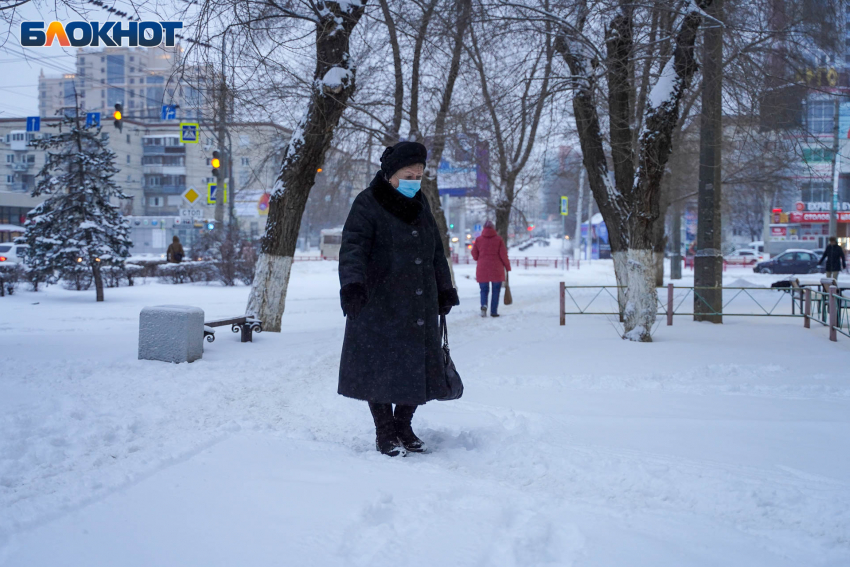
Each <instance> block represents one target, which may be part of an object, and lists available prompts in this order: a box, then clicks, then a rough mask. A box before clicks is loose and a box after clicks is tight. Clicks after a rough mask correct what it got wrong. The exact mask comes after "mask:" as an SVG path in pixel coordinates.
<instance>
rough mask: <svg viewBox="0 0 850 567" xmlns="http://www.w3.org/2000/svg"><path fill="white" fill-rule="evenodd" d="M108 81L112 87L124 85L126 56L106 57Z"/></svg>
mask: <svg viewBox="0 0 850 567" xmlns="http://www.w3.org/2000/svg"><path fill="white" fill-rule="evenodd" d="M106 81H107V82H108V83H110V84H112V85H121V84H124V56H123V55H107V56H106Z"/></svg>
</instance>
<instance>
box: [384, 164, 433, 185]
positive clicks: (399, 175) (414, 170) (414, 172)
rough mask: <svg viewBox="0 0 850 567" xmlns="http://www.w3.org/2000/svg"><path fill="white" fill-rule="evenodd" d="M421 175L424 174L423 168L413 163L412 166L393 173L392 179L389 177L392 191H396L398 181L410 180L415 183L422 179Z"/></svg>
mask: <svg viewBox="0 0 850 567" xmlns="http://www.w3.org/2000/svg"><path fill="white" fill-rule="evenodd" d="M423 173H425V166H424V165H422V164H421V163H414V164H413V165H408V166H405V167H402V168H401V169H399V170H398V171H396V172H395V173H393V176H392V177H390V185H392V186H393V188H394V189H398V180H399V179H410V180H411V181H415V180H418V179H422V174H423Z"/></svg>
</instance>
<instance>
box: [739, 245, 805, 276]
mask: <svg viewBox="0 0 850 567" xmlns="http://www.w3.org/2000/svg"><path fill="white" fill-rule="evenodd" d="M818 260H820V256H816V255H815V254H814V252H812V251H811V250H802V249H798V250H795V249H792V250H786V251H785V252H783V253H782V254H779V255H778V256H776V257H775V258H771V259H770V260H765V261H764V262H759V263H758V264H756V265H755V266H754V267H753V271H754V272H756V273H757V274H816V273H818V272H820V271H821V267H819V266H818Z"/></svg>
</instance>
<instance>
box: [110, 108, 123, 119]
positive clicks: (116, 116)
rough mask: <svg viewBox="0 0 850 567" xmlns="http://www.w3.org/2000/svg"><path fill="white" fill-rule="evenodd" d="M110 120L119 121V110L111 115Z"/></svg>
mask: <svg viewBox="0 0 850 567" xmlns="http://www.w3.org/2000/svg"><path fill="white" fill-rule="evenodd" d="M112 118H114V119H115V120H121V111H120V110H116V111H115V112H114V113H113V114H112Z"/></svg>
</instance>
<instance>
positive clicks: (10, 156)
mask: <svg viewBox="0 0 850 567" xmlns="http://www.w3.org/2000/svg"><path fill="white" fill-rule="evenodd" d="M207 161H209V160H207ZM6 163H15V154H6ZM207 165H209V163H207Z"/></svg>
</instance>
